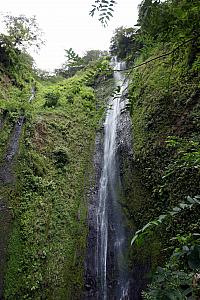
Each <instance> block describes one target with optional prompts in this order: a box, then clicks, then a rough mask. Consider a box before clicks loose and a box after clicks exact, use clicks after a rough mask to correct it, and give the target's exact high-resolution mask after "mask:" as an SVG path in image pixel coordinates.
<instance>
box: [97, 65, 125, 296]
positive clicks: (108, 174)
mask: <svg viewBox="0 0 200 300" xmlns="http://www.w3.org/2000/svg"><path fill="white" fill-rule="evenodd" d="M113 66H114V69H115V70H123V69H124V68H125V64H124V63H120V62H117V61H116V60H114V61H113ZM114 79H115V84H116V87H117V86H120V92H119V94H117V95H115V96H114V97H113V98H112V99H110V103H109V106H110V107H109V110H108V112H107V115H106V119H105V123H104V158H103V160H104V161H103V169H102V174H101V179H100V189H99V205H98V211H97V262H96V265H97V277H98V282H99V288H98V290H99V294H98V299H99V300H107V299H111V298H110V297H109V288H110V283H108V277H109V276H110V275H109V274H108V273H109V272H111V273H113V272H114V273H115V275H114V277H115V288H114V292H113V293H114V296H112V297H114V298H113V299H116V300H123V299H129V298H128V280H127V270H126V268H125V267H124V263H123V261H124V258H123V255H124V253H123V252H124V243H125V232H124V227H123V217H122V212H121V207H120V204H119V202H118V200H119V199H118V197H119V196H118V189H119V175H118V172H117V161H116V160H117V159H116V137H117V123H118V120H119V116H120V112H121V109H122V108H123V107H124V105H123V103H122V101H121V98H122V95H123V91H124V89H125V88H126V86H127V83H125V77H124V75H123V73H122V72H120V71H114ZM109 251H111V252H112V253H113V264H115V266H114V271H113V270H112V267H110V266H108V254H109ZM116 281H117V283H116Z"/></svg>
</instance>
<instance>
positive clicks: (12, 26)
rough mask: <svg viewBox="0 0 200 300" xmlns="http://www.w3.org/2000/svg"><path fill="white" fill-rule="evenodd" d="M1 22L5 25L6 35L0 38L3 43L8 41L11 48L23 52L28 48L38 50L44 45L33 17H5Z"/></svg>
mask: <svg viewBox="0 0 200 300" xmlns="http://www.w3.org/2000/svg"><path fill="white" fill-rule="evenodd" d="M3 22H4V23H5V25H6V34H1V35H0V37H1V39H4V40H5V41H6V40H7V41H8V40H9V42H10V43H11V44H12V46H13V47H15V48H18V49H23V50H27V49H28V48H29V47H36V48H37V49H38V48H40V46H41V45H42V44H43V43H44V42H43V40H42V32H41V30H40V28H39V26H38V24H37V22H36V18H35V17H32V18H27V17H26V16H24V15H20V16H18V17H16V16H11V15H6V16H4V20H3Z"/></svg>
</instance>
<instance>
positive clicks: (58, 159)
mask: <svg viewBox="0 0 200 300" xmlns="http://www.w3.org/2000/svg"><path fill="white" fill-rule="evenodd" d="M53 157H54V160H55V163H56V165H57V166H58V167H59V168H63V167H64V166H65V165H66V164H68V163H69V154H68V150H67V149H66V148H65V147H62V146H60V147H56V148H55V149H54V150H53Z"/></svg>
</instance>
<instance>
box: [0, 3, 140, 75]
mask: <svg viewBox="0 0 200 300" xmlns="http://www.w3.org/2000/svg"><path fill="white" fill-rule="evenodd" d="M140 2H141V0H118V4H117V5H116V8H115V13H114V18H112V19H111V21H110V22H109V25H108V27H106V28H103V27H102V25H101V24H100V23H99V22H98V20H97V16H96V17H95V16H94V17H93V18H92V17H90V16H89V11H90V9H91V5H92V4H93V3H94V0H31V1H30V0H4V1H2V3H1V8H0V11H1V12H3V13H7V12H8V13H10V14H13V15H19V14H25V15H26V16H29V17H30V16H33V15H36V18H37V21H38V23H39V26H40V28H41V29H42V31H43V32H44V38H45V40H46V45H45V46H43V47H42V49H41V50H40V52H39V54H32V55H33V57H34V59H35V61H36V64H37V66H38V67H39V68H41V69H46V70H53V69H54V68H58V67H59V66H61V64H62V63H63V62H64V60H65V58H64V54H65V53H64V49H69V48H70V47H71V48H73V49H74V50H75V51H76V52H77V53H79V55H82V54H83V53H84V52H85V51H86V50H91V49H100V50H107V49H108V48H109V42H110V39H111V37H112V34H113V31H114V29H115V28H117V27H119V26H122V25H123V26H130V27H131V26H134V25H135V24H136V22H137V7H138V4H139V3H140Z"/></svg>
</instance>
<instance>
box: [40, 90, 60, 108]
mask: <svg viewBox="0 0 200 300" xmlns="http://www.w3.org/2000/svg"><path fill="white" fill-rule="evenodd" d="M44 98H45V100H46V101H45V104H44V107H55V106H57V104H58V100H59V98H60V94H59V93H58V92H53V91H52V92H48V93H46V94H45V95H44Z"/></svg>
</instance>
